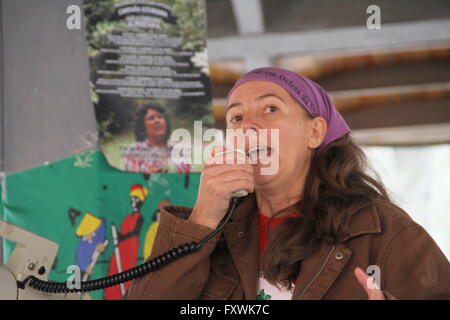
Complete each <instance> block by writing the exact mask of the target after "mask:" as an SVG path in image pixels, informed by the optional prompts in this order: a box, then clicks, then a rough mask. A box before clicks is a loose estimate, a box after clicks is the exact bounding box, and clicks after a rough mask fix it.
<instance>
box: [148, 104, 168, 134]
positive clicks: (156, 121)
mask: <svg viewBox="0 0 450 320" xmlns="http://www.w3.org/2000/svg"><path fill="white" fill-rule="evenodd" d="M144 125H145V131H146V132H147V136H148V137H149V139H160V138H162V137H164V135H165V134H166V130H167V127H166V120H165V119H164V116H163V115H162V114H161V113H160V112H159V111H156V110H154V109H148V110H147V113H146V114H145V118H144Z"/></svg>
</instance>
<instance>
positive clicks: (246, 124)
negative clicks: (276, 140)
mask: <svg viewBox="0 0 450 320" xmlns="http://www.w3.org/2000/svg"><path fill="white" fill-rule="evenodd" d="M257 128H258V124H257V123H256V122H255V121H253V120H252V119H249V118H247V119H243V120H242V124H241V129H242V130H243V131H244V132H245V133H247V132H251V131H252V130H254V131H255V132H256V131H258V130H257Z"/></svg>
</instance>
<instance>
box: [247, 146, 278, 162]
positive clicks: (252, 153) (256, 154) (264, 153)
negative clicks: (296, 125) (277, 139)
mask: <svg viewBox="0 0 450 320" xmlns="http://www.w3.org/2000/svg"><path fill="white" fill-rule="evenodd" d="M271 155H272V149H271V148H270V147H267V146H259V147H253V148H250V149H249V150H248V151H247V156H248V157H249V158H250V160H252V161H253V160H257V159H262V158H265V157H270V156H271Z"/></svg>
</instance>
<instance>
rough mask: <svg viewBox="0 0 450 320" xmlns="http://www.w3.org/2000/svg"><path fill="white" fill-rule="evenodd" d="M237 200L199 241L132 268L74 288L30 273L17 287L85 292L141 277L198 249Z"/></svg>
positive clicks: (226, 220) (52, 291)
mask: <svg viewBox="0 0 450 320" xmlns="http://www.w3.org/2000/svg"><path fill="white" fill-rule="evenodd" d="M237 201H238V198H237V197H233V198H231V204H230V207H229V208H228V211H227V213H226V215H225V217H224V219H223V222H222V223H221V224H220V225H219V227H217V229H216V230H214V231H213V232H211V233H210V234H209V235H207V236H206V237H205V238H203V239H202V240H200V241H199V242H196V241H193V242H191V243H184V244H182V245H180V246H178V247H176V248H173V249H171V250H169V251H166V252H164V253H163V254H161V255H159V256H157V257H155V258H153V259H151V260H148V261H146V262H144V263H143V264H141V265H139V266H136V267H134V268H131V269H128V270H125V271H122V272H120V273H117V274H114V275H111V276H108V277H104V278H100V279H95V280H88V281H81V282H80V285H79V286H75V287H74V288H69V287H68V286H67V282H54V281H44V280H41V279H38V278H36V277H35V276H32V275H31V276H28V277H26V278H25V280H23V281H18V282H17V283H18V286H19V288H21V289H24V288H25V286H26V284H27V283H28V285H29V286H30V287H31V288H33V289H36V290H39V291H43V292H47V293H70V292H87V291H95V290H101V289H105V288H108V287H112V286H116V285H118V284H121V283H124V282H127V281H130V280H134V279H136V278H140V277H143V276H144V275H146V274H149V273H151V272H153V271H156V270H158V269H160V268H162V267H163V266H165V265H167V264H169V263H170V262H172V261H175V260H177V259H179V258H181V257H183V256H186V255H188V254H191V253H193V252H195V251H197V250H198V249H200V248H201V247H202V246H203V244H205V243H206V242H207V241H208V240H209V239H211V238H212V237H214V235H216V234H217V233H218V232H220V231H221V230H222V229H223V228H224V227H225V225H226V224H227V222H228V221H229V220H230V217H231V215H232V213H233V211H234V209H235V207H236V204H237Z"/></svg>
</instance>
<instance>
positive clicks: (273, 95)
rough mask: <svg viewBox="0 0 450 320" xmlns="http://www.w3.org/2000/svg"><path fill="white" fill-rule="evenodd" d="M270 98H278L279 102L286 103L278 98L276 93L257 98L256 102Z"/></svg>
mask: <svg viewBox="0 0 450 320" xmlns="http://www.w3.org/2000/svg"><path fill="white" fill-rule="evenodd" d="M270 97H275V98H278V99H279V100H281V102H283V103H284V100H283V99H282V98H281V97H280V96H277V95H276V94H275V93H267V94H263V95H262V96H259V97H257V98H256V99H255V100H256V101H259V100H262V99H265V98H270Z"/></svg>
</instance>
